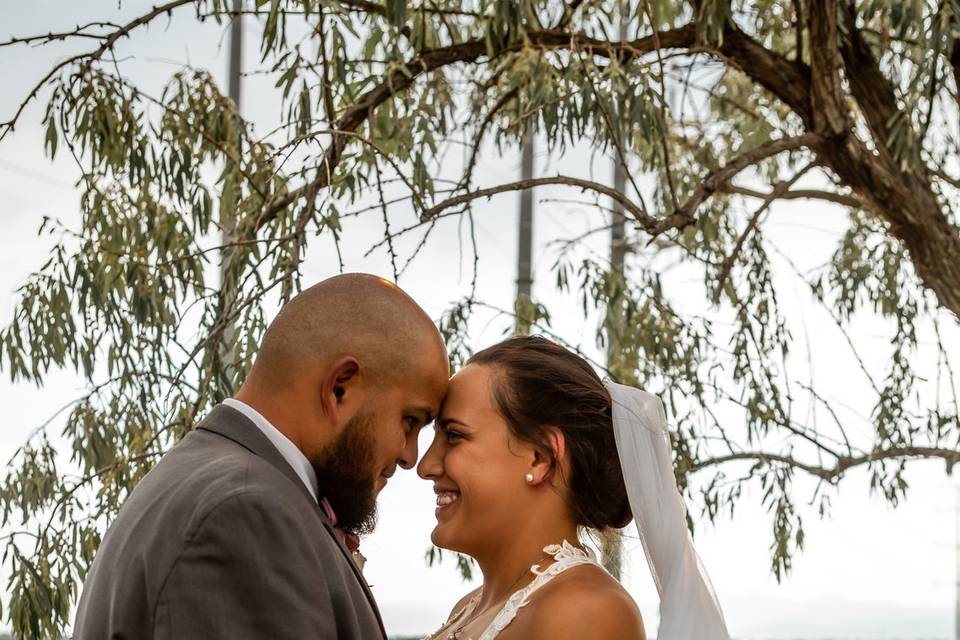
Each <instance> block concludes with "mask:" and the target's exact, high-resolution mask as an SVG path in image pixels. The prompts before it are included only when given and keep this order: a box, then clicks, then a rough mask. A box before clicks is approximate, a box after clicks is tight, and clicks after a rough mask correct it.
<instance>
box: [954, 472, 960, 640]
mask: <svg viewBox="0 0 960 640" xmlns="http://www.w3.org/2000/svg"><path fill="white" fill-rule="evenodd" d="M954 516H955V518H956V524H955V531H954V536H955V541H954V549H953V553H954V555H955V557H956V563H957V567H956V584H955V585H954V602H953V638H954V640H960V487H957V505H956V507H955V508H954Z"/></svg>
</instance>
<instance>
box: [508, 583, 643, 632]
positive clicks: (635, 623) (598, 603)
mask: <svg viewBox="0 0 960 640" xmlns="http://www.w3.org/2000/svg"><path fill="white" fill-rule="evenodd" d="M516 623H519V624H518V627H520V626H522V627H523V628H524V629H523V630H522V632H521V629H520V628H517V629H516V631H517V632H521V633H519V634H518V637H523V638H530V639H531V640H540V639H544V640H545V639H547V638H550V639H551V640H585V639H586V638H609V639H611V640H613V639H616V640H645V638H646V636H645V635H644V631H643V620H642V618H641V617H640V609H639V608H638V607H637V604H636V602H634V601H633V598H632V597H630V594H629V593H627V591H626V590H625V589H624V588H623V587H622V586H621V585H620V583H619V582H617V581H616V580H614V579H613V578H612V577H610V575H609V574H608V573H606V572H605V571H603V570H601V569H599V568H597V567H591V566H583V567H574V568H572V569H569V570H567V571H565V572H564V573H563V574H562V575H560V576H557V577H556V578H555V579H554V580H552V581H551V582H550V583H549V584H547V585H545V586H544V587H543V588H542V589H540V590H539V592H538V593H537V594H535V596H534V597H533V598H531V600H530V603H529V604H528V605H527V611H526V612H525V615H523V616H522V620H521V616H518V617H517V620H516ZM511 637H512V636H511Z"/></svg>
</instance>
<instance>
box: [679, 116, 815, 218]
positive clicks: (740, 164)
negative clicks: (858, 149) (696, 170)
mask: <svg viewBox="0 0 960 640" xmlns="http://www.w3.org/2000/svg"><path fill="white" fill-rule="evenodd" d="M820 141H821V138H820V136H819V135H817V134H815V133H804V134H802V135H799V136H795V137H792V138H780V139H779V140H773V141H771V142H768V143H767V144H764V145H760V146H759V147H757V148H756V149H751V150H750V151H747V152H746V153H743V154H741V155H739V156H737V157H736V158H734V159H733V160H731V161H730V162H728V163H727V164H726V165H724V166H722V167H720V168H719V169H717V170H716V171H714V172H713V173H711V174H710V175H708V176H707V177H706V178H704V179H703V181H702V182H701V183H700V184H699V186H697V188H696V189H694V190H693V193H692V194H691V195H690V197H689V198H687V201H686V202H684V203H683V204H682V205H680V208H679V209H678V210H677V214H676V215H679V216H682V217H684V218H687V219H690V220H692V219H693V218H694V216H695V214H696V211H697V209H698V208H699V207H700V205H701V204H703V203H704V201H706V200H707V198H709V197H710V196H711V195H713V194H714V193H716V192H717V191H720V190H722V189H723V188H724V187H726V186H727V183H729V182H730V180H732V179H733V178H734V177H735V176H736V175H737V174H738V173H740V172H741V171H743V170H744V169H746V168H747V167H749V166H751V165H754V164H756V163H758V162H760V161H762V160H766V159H767V158H769V157H771V156H775V155H777V154H778V153H782V152H784V151H792V150H794V149H800V148H803V147H808V148H811V149H815V148H816V147H817V146H819V144H820Z"/></svg>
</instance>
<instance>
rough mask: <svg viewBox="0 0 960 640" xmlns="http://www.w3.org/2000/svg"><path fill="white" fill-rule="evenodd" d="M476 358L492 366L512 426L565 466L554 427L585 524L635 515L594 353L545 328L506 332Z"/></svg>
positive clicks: (617, 523)
mask: <svg viewBox="0 0 960 640" xmlns="http://www.w3.org/2000/svg"><path fill="white" fill-rule="evenodd" d="M468 364H478V365H485V366H489V367H492V368H493V369H494V370H495V371H496V372H497V373H496V375H495V376H494V389H493V401H494V404H495V406H496V408H497V410H498V411H499V413H500V415H501V416H502V417H503V419H504V420H505V421H506V423H507V425H508V426H509V428H510V431H511V432H512V433H513V435H514V436H515V437H517V438H518V439H520V440H522V441H525V442H528V443H530V444H532V445H534V446H536V447H537V448H539V449H540V450H542V451H543V453H544V454H545V455H547V456H548V458H549V459H550V461H551V463H552V469H553V470H557V469H558V468H559V467H558V465H557V459H556V452H555V451H554V450H553V448H552V447H551V446H550V440H549V438H548V435H549V431H548V429H549V428H550V427H555V428H557V429H559V430H560V431H561V432H562V433H563V436H564V440H565V443H566V450H567V451H568V452H569V458H570V477H569V478H566V480H567V484H568V487H569V493H568V496H569V503H570V509H571V511H572V513H573V517H574V519H575V520H576V522H577V524H578V525H580V526H585V527H590V528H592V529H598V530H604V529H608V528H618V529H619V528H621V527H625V526H627V524H629V523H630V520H631V519H632V517H633V516H632V515H631V513H630V503H629V502H628V500H627V490H626V487H625V486H624V484H623V472H622V471H621V469H620V458H619V456H618V454H617V446H616V442H615V441H614V436H613V419H612V417H611V407H610V394H609V393H607V390H606V388H605V387H604V386H603V382H602V381H601V380H600V378H599V376H597V374H596V372H594V370H593V368H592V367H591V366H590V365H589V364H588V363H587V361H586V360H584V359H583V358H581V357H580V356H578V355H576V354H574V353H572V352H571V351H568V350H567V349H564V348H563V347H561V346H560V345H558V344H555V343H553V342H551V341H550V340H547V339H546V338H541V337H539V336H532V337H528V336H522V337H516V338H511V339H509V340H505V341H503V342H501V343H499V344H495V345H493V346H492V347H488V348H486V349H484V350H483V351H480V352H478V353H476V354H475V355H474V356H473V357H472V358H470V360H469V362H468Z"/></svg>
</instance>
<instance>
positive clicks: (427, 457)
mask: <svg viewBox="0 0 960 640" xmlns="http://www.w3.org/2000/svg"><path fill="white" fill-rule="evenodd" d="M439 442H440V432H439V431H437V432H434V436H433V442H431V443H430V446H429V447H428V448H427V451H426V453H424V454H423V458H421V459H420V463H419V464H418V465H417V475H418V476H420V477H421V478H423V479H424V480H431V479H433V478H439V477H440V476H442V475H443V455H442V454H441V452H440V446H439Z"/></svg>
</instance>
